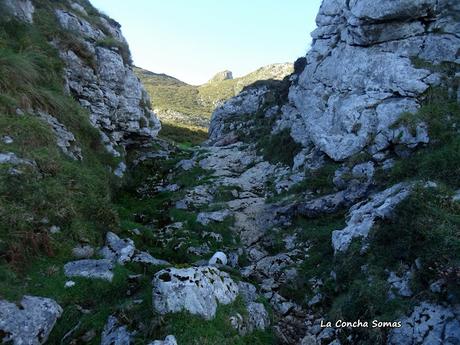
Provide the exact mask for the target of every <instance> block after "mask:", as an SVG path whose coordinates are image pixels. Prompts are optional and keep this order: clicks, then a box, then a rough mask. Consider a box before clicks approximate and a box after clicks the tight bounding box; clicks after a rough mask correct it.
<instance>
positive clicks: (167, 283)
mask: <svg viewBox="0 0 460 345" xmlns="http://www.w3.org/2000/svg"><path fill="white" fill-rule="evenodd" d="M152 284H153V307H154V309H155V310H156V311H157V312H159V313H160V314H167V313H174V312H180V311H188V312H190V313H191V314H195V315H200V316H202V317H204V318H205V319H207V320H209V319H212V318H214V316H215V313H216V309H217V303H222V304H229V303H231V302H233V301H234V300H235V298H236V297H237V296H238V285H237V284H236V283H235V282H234V281H233V280H232V279H231V278H230V276H229V275H228V274H227V273H225V272H221V271H219V270H218V269H217V268H215V267H211V266H205V267H193V268H182V269H178V268H167V269H164V270H161V271H159V272H157V273H156V274H155V276H154V278H153V281H152Z"/></svg>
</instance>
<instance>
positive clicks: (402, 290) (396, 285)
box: [387, 270, 413, 297]
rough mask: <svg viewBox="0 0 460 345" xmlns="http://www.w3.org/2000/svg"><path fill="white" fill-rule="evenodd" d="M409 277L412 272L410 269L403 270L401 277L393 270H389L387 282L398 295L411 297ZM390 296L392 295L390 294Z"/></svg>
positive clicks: (410, 277)
mask: <svg viewBox="0 0 460 345" xmlns="http://www.w3.org/2000/svg"><path fill="white" fill-rule="evenodd" d="M411 279H412V272H411V271H410V270H407V271H406V272H404V274H403V275H402V277H399V276H398V275H396V273H395V272H390V274H389V277H388V280H387V281H388V283H390V285H391V287H392V288H393V289H394V290H395V291H396V293H397V294H398V295H400V296H403V297H411V296H412V294H413V293H412V290H411V288H410V282H411ZM390 297H392V295H391V294H390Z"/></svg>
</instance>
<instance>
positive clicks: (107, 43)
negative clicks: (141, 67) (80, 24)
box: [96, 36, 133, 65]
mask: <svg viewBox="0 0 460 345" xmlns="http://www.w3.org/2000/svg"><path fill="white" fill-rule="evenodd" d="M96 46H99V47H105V48H110V49H116V50H117V52H119V53H120V55H121V57H122V59H123V62H124V64H125V65H131V64H132V63H133V60H132V58H131V52H130V51H129V47H128V45H127V44H126V43H125V42H121V41H119V40H117V39H116V38H114V37H111V36H107V37H105V38H103V39H102V40H99V41H97V42H96Z"/></svg>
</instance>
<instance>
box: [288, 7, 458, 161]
mask: <svg viewBox="0 0 460 345" xmlns="http://www.w3.org/2000/svg"><path fill="white" fill-rule="evenodd" d="M458 10H459V3H458V2H457V1H449V0H442V1H435V0H433V1H430V0H427V1H393V2H391V1H382V2H375V1H366V0H356V1H336V0H326V1H324V2H323V4H322V5H321V8H320V11H319V14H318V16H317V18H316V22H317V25H318V28H317V29H316V30H315V31H314V32H313V33H312V37H313V39H314V41H313V45H312V48H311V50H310V51H309V53H308V54H307V56H306V65H305V68H304V70H303V72H302V73H301V74H300V75H299V76H298V79H297V80H295V81H294V83H293V85H292V87H291V89H290V91H289V104H288V105H287V106H286V107H285V108H284V109H283V114H284V115H283V119H282V120H281V121H286V125H287V126H291V127H292V128H293V129H292V131H291V133H292V136H293V138H294V139H295V140H296V141H298V142H300V143H302V144H303V145H308V144H309V143H311V144H313V145H314V146H316V147H317V148H319V149H320V150H321V151H322V152H324V153H326V154H327V155H328V156H329V157H331V158H332V159H335V160H344V159H346V158H349V157H350V156H352V155H353V154H356V153H358V152H360V151H362V150H364V149H365V150H367V151H368V152H370V153H371V154H375V153H377V152H381V151H384V150H386V149H388V148H390V147H391V146H395V145H404V146H408V147H415V146H417V145H418V144H423V143H426V142H427V141H428V137H427V132H426V127H425V126H424V125H423V124H420V125H419V126H418V127H417V129H416V133H409V131H408V130H407V128H404V127H402V126H396V128H392V126H393V125H394V124H395V123H396V122H397V121H398V119H399V117H400V115H401V114H402V113H404V112H411V113H413V112H416V110H417V108H418V107H419V104H420V102H421V101H422V100H423V99H424V97H425V93H426V91H427V90H428V89H429V88H430V87H433V86H436V85H441V84H443V83H444V82H445V78H446V77H447V76H446V74H443V73H440V72H439V71H433V70H430V69H429V68H420V66H417V64H416V63H417V62H421V61H423V62H426V63H427V64H436V65H439V64H447V63H459V62H460V60H459V55H458V47H459V44H460V36H459V32H460V27H459V22H458V18H457V17H456V15H455V11H458ZM448 77H450V78H452V77H454V76H453V75H450V76H448Z"/></svg>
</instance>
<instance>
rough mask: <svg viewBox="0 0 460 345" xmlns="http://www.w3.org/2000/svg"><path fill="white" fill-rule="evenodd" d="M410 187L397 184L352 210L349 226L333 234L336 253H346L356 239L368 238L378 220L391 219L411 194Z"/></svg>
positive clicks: (349, 215)
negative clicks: (393, 213) (396, 208)
mask: <svg viewBox="0 0 460 345" xmlns="http://www.w3.org/2000/svg"><path fill="white" fill-rule="evenodd" d="M410 189H411V187H410V185H408V184H405V183H399V184H396V185H394V186H392V187H390V188H388V189H385V190H384V191H382V192H380V193H377V194H374V195H373V196H371V197H370V199H369V201H368V202H360V203H358V204H356V205H354V206H352V207H351V208H350V211H349V213H348V216H347V218H348V220H347V226H346V227H345V228H344V229H342V230H335V231H333V232H332V245H333V247H334V251H335V252H336V253H337V252H339V251H345V250H347V249H348V246H349V245H350V243H351V241H352V240H353V239H354V238H356V237H361V238H366V237H367V235H368V234H369V231H370V230H371V228H372V226H373V225H374V222H375V221H376V220H377V219H385V218H386V217H389V216H390V215H391V214H392V212H393V210H394V209H395V207H396V206H397V205H398V204H399V203H400V202H401V201H402V200H404V199H405V198H407V197H408V196H409V194H410Z"/></svg>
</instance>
